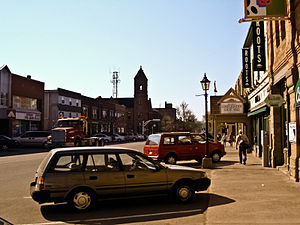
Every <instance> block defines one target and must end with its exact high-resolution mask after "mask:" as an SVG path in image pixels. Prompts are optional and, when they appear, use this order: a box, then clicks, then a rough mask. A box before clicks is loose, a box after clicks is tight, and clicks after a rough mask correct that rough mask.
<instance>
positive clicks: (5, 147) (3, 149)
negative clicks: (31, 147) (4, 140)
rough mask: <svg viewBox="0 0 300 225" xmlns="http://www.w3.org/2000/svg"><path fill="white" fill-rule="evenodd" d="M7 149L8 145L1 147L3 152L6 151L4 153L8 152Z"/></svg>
mask: <svg viewBox="0 0 300 225" xmlns="http://www.w3.org/2000/svg"><path fill="white" fill-rule="evenodd" d="M7 149H8V146H7V145H6V144H3V145H2V146H1V150H2V151H4V152H5V151H7Z"/></svg>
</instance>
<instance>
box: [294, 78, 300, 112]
mask: <svg viewBox="0 0 300 225" xmlns="http://www.w3.org/2000/svg"><path fill="white" fill-rule="evenodd" d="M295 100H296V107H300V79H299V80H298V82H297V84H296V87H295Z"/></svg>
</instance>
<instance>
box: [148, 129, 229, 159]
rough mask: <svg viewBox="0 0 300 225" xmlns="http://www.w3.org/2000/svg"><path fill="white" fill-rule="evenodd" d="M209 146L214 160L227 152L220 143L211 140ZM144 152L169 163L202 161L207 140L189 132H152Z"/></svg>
mask: <svg viewBox="0 0 300 225" xmlns="http://www.w3.org/2000/svg"><path fill="white" fill-rule="evenodd" d="M208 148H209V157H211V158H212V161H213V162H218V161H220V160H221V158H222V157H223V156H224V155H225V154H226V152H225V149H224V145H222V144H220V143H215V142H212V141H209V145H208ZM144 154H146V155H147V156H149V157H151V158H153V159H157V160H163V161H165V163H169V164H176V162H177V161H178V160H192V159H195V160H197V161H198V162H202V158H203V157H204V156H205V154H206V141H205V140H203V137H201V135H199V134H192V133H189V132H170V133H161V134H151V135H149V137H148V139H147V141H146V143H145V146H144Z"/></svg>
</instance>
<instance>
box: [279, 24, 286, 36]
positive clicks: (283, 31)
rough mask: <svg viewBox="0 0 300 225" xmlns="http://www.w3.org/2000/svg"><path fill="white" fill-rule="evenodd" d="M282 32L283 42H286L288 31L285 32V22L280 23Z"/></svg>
mask: <svg viewBox="0 0 300 225" xmlns="http://www.w3.org/2000/svg"><path fill="white" fill-rule="evenodd" d="M280 32H281V40H284V39H285V37H286V31H285V21H284V20H281V21H280Z"/></svg>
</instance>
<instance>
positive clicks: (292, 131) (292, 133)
mask: <svg viewBox="0 0 300 225" xmlns="http://www.w3.org/2000/svg"><path fill="white" fill-rule="evenodd" d="M289 142H294V143H295V142H297V125H296V123H289Z"/></svg>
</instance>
